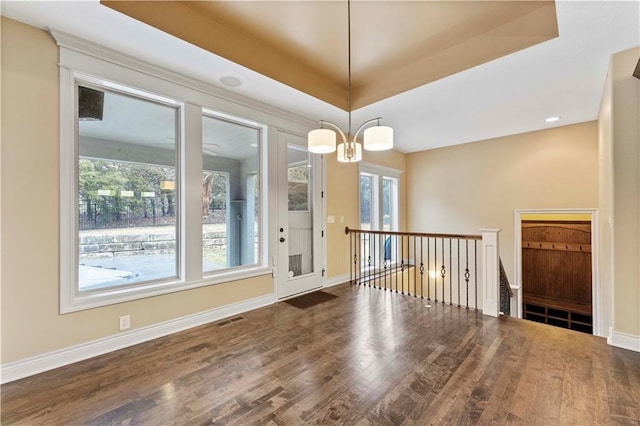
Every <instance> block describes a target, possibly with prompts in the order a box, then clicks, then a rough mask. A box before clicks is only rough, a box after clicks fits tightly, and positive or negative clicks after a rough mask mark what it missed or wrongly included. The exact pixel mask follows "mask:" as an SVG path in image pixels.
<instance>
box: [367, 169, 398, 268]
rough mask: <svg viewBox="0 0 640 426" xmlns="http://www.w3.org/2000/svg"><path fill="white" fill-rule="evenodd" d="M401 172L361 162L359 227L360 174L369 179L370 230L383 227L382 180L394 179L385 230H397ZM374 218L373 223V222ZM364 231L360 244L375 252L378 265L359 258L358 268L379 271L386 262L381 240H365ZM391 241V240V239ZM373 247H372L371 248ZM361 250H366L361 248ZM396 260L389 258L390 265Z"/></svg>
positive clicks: (393, 250)
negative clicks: (388, 217)
mask: <svg viewBox="0 0 640 426" xmlns="http://www.w3.org/2000/svg"><path fill="white" fill-rule="evenodd" d="M401 174H402V171H401V170H397V169H394V168H391V167H386V166H380V165H378V164H373V163H367V162H361V163H360V164H359V166H358V221H359V224H360V227H362V217H360V214H361V212H362V193H361V188H362V186H361V179H362V176H366V177H367V178H370V179H371V185H370V190H371V197H370V202H371V211H370V212H369V216H370V230H372V231H380V230H383V228H384V215H383V214H382V213H383V211H384V209H383V199H384V197H383V186H384V185H383V181H384V180H385V179H390V180H393V181H395V185H392V188H393V187H395V190H392V193H391V194H390V200H391V203H392V204H393V205H392V206H390V207H391V210H392V218H391V220H390V223H389V228H390V229H389V230H388V231H386V232H395V231H398V229H399V225H400V198H399V193H400V175H401ZM374 219H375V224H374ZM366 235H367V234H366V233H363V234H361V238H362V239H361V242H360V244H361V246H362V247H364V246H368V252H369V253H371V252H373V253H377V254H378V256H379V257H380V258H379V259H377V261H376V262H374V263H373V265H378V266H377V267H373V266H368V264H367V262H366V261H365V258H364V257H362V258H361V262H360V269H361V270H362V271H366V270H368V269H369V268H371V270H370V272H376V271H379V270H380V269H381V268H382V267H383V265H384V264H385V263H386V262H385V260H384V259H383V257H384V252H383V250H382V247H381V242H380V240H379V239H378V238H374V239H373V241H371V240H366V238H367V237H366ZM392 241H393V240H392ZM372 247H373V248H372ZM392 247H395V243H394V242H392ZM363 250H367V249H365V248H363ZM391 251H392V253H395V248H392V250H391ZM396 262H397V259H395V260H391V261H390V265H394V264H395V263H396Z"/></svg>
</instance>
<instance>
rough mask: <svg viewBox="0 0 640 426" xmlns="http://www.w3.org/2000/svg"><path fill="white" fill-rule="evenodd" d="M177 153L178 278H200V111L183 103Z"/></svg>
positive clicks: (191, 105)
mask: <svg viewBox="0 0 640 426" xmlns="http://www.w3.org/2000/svg"><path fill="white" fill-rule="evenodd" d="M183 118H184V119H183V123H184V125H183V128H182V129H181V138H180V141H181V147H180V149H179V152H180V153H181V158H180V162H179V165H180V171H179V176H180V177H181V182H180V189H181V195H180V196H181V200H182V215H181V218H180V239H179V241H180V250H179V256H180V266H181V268H180V276H181V278H182V279H183V280H185V279H186V281H187V282H191V281H197V280H200V279H202V108H201V107H200V106H197V105H193V104H185V106H184V108H183Z"/></svg>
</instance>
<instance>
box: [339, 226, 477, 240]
mask: <svg viewBox="0 0 640 426" xmlns="http://www.w3.org/2000/svg"><path fill="white" fill-rule="evenodd" d="M351 232H354V233H360V234H362V233H365V234H376V235H399V236H409V237H435V238H459V239H461V240H482V235H464V234H432V233H424V232H398V231H372V230H369V229H349V227H348V226H346V227H345V228H344V233H345V234H347V235H349V233H351Z"/></svg>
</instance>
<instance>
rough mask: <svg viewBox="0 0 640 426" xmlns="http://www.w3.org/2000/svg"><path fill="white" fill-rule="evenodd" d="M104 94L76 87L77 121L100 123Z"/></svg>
mask: <svg viewBox="0 0 640 426" xmlns="http://www.w3.org/2000/svg"><path fill="white" fill-rule="evenodd" d="M103 110H104V92H101V91H100V90H95V89H89V88H88V87H82V86H80V87H78V119H79V120H81V121H102V112H103Z"/></svg>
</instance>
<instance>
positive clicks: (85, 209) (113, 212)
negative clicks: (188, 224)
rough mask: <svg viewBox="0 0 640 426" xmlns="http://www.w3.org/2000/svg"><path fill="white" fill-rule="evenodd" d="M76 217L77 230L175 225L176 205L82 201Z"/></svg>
mask: <svg viewBox="0 0 640 426" xmlns="http://www.w3.org/2000/svg"><path fill="white" fill-rule="evenodd" d="M78 214H79V221H78V223H79V226H80V229H81V230H86V229H104V228H129V227H133V226H155V225H173V224H175V222H176V220H175V219H176V218H175V216H176V206H175V202H174V201H173V200H171V199H155V198H149V199H144V200H131V201H129V200H123V199H120V198H104V199H102V200H98V201H91V200H82V201H80V203H79V205H78Z"/></svg>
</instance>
